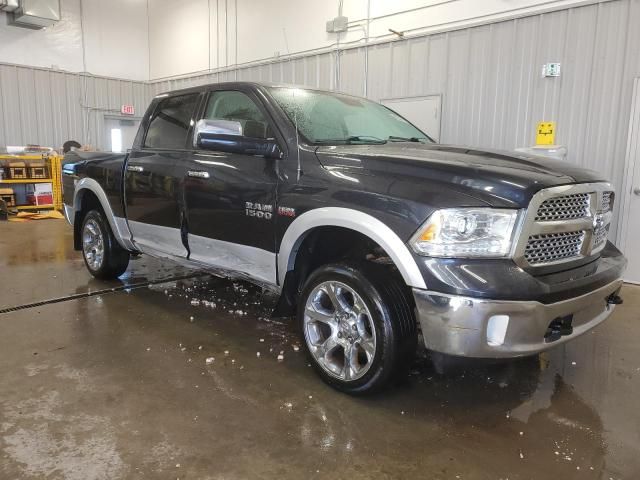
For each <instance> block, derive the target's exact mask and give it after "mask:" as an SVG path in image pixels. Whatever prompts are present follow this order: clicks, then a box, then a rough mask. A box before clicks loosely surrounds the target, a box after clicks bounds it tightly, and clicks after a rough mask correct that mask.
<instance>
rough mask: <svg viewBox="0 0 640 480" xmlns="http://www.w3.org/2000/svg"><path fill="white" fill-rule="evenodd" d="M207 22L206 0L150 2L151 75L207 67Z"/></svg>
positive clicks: (177, 72) (157, 75) (158, 0)
mask: <svg viewBox="0 0 640 480" xmlns="http://www.w3.org/2000/svg"><path fill="white" fill-rule="evenodd" d="M213 3H214V4H215V1H214V2H213ZM209 25H210V17H209V2H208V0H184V1H182V2H176V1H175V0H153V1H151V2H149V49H150V50H149V54H150V55H149V62H150V71H151V78H162V77H168V76H172V75H181V74H184V73H192V72H199V71H202V70H208V69H209V68H210V65H209V56H210V51H209V48H210V37H209V35H210V31H209Z"/></svg>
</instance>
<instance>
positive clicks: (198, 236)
mask: <svg viewBox="0 0 640 480" xmlns="http://www.w3.org/2000/svg"><path fill="white" fill-rule="evenodd" d="M202 118H206V119H220V120H234V121H238V122H240V123H241V125H242V134H243V135H244V136H247V137H254V138H271V137H273V132H274V130H273V128H272V122H271V121H270V120H269V117H268V114H267V113H266V111H265V109H264V107H263V106H262V104H261V103H260V101H259V100H258V99H257V98H255V97H254V96H253V94H252V93H251V92H250V91H246V92H243V91H238V90H217V91H216V90H214V91H211V92H210V93H209V95H208V99H207V101H206V106H205V108H204V113H203V115H202ZM277 162H278V160H274V159H265V158H264V157H259V156H253V155H245V154H237V153H225V152H218V151H211V150H197V149H195V150H194V151H193V154H192V156H191V157H190V158H188V159H187V160H186V161H184V162H183V175H184V198H183V202H184V205H185V208H186V211H187V224H188V232H189V235H188V244H189V251H190V256H189V258H190V259H192V260H195V261H198V262H201V263H204V264H207V265H211V266H214V267H219V268H224V269H229V270H234V271H238V272H242V273H244V274H246V275H248V276H250V277H252V278H254V279H257V280H259V281H263V282H266V283H271V284H275V283H276V253H275V239H274V236H275V227H274V225H275V202H276V186H277Z"/></svg>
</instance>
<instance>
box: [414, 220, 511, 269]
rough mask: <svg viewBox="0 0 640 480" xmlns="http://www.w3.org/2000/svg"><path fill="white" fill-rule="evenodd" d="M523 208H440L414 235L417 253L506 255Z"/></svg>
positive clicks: (466, 255) (469, 255) (442, 255)
mask: <svg viewBox="0 0 640 480" xmlns="http://www.w3.org/2000/svg"><path fill="white" fill-rule="evenodd" d="M518 213H519V210H507V209H497V208H449V209H445V210H437V211H435V212H433V214H432V215H431V216H430V217H429V219H428V220H427V221H426V222H425V224H424V225H422V227H420V229H419V230H418V231H417V232H416V234H415V235H414V236H413V237H412V238H411V241H410V243H411V246H412V247H413V249H414V250H415V252H416V253H418V254H420V255H426V256H430V257H463V258H464V257H494V258H496V257H506V256H507V255H508V254H509V252H510V251H511V242H512V238H513V231H514V227H515V225H516V221H517V219H518Z"/></svg>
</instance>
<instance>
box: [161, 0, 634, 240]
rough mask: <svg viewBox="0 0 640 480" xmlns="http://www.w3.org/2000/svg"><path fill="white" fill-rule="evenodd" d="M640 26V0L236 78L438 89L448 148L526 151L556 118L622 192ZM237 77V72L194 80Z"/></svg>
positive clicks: (562, 140) (562, 137)
mask: <svg viewBox="0 0 640 480" xmlns="http://www.w3.org/2000/svg"><path fill="white" fill-rule="evenodd" d="M637 25H640V0H616V1H610V2H603V3H599V4H594V5H588V6H582V7H577V8H572V9H567V10H561V11H556V12H551V13H545V14H540V15H532V16H528V17H523V18H517V19H513V20H509V21H503V22H497V23H493V24H490V25H483V26H477V27H472V28H464V29H460V30H455V31H450V32H446V33H439V34H435V35H430V36H425V37H418V38H407V39H402V40H396V41H393V42H388V43H382V44H374V45H370V46H369V47H364V46H362V47H358V48H351V49H346V50H343V51H341V52H340V53H339V54H336V53H335V52H329V53H323V54H316V55H310V56H307V57H302V58H296V59H293V60H282V61H274V62H270V63H266V64H262V65H254V66H251V67H243V68H240V69H238V70H237V78H238V79H241V80H257V81H268V82H283V83H297V84H302V85H308V86H313V87H319V88H326V89H338V90H341V91H344V92H347V93H352V94H355V95H364V94H365V92H366V95H367V96H368V97H369V98H372V99H374V100H380V99H384V98H396V97H407V96H423V95H433V94H441V95H442V97H443V106H442V107H443V111H442V142H443V143H456V144H467V145H474V146H479V147H488V148H498V149H514V148H517V147H524V146H531V145H533V144H534V141H535V126H536V124H537V123H538V122H540V121H556V122H557V134H556V142H557V143H559V144H562V145H566V146H567V147H568V152H569V154H568V161H570V162H572V163H576V164H578V165H581V166H584V167H587V168H591V169H594V170H598V171H600V172H602V173H603V174H604V175H605V176H606V177H607V178H610V179H611V180H612V181H613V183H614V184H615V186H616V188H617V190H618V191H620V189H621V187H622V175H623V168H624V155H625V151H624V146H625V142H626V138H627V129H628V118H629V108H630V99H631V93H632V86H633V79H634V78H635V77H638V76H640V50H639V47H638V45H640V29H639V28H637ZM367 56H368V58H367ZM548 62H560V63H561V64H562V76H561V77H559V78H543V77H542V75H541V67H542V65H543V64H545V63H548ZM367 66H368V67H367ZM366 71H368V75H366V78H365V72H366ZM234 78H236V72H234V71H232V70H231V71H225V72H220V73H219V74H218V77H217V78H216V77H215V76H214V75H208V76H199V77H197V79H196V80H197V83H207V82H215V81H224V80H226V79H229V80H233V79H234ZM184 82H185V80H184V79H181V80H170V81H165V82H162V87H163V90H171V89H173V88H176V87H177V86H179V85H180V84H181V83H184ZM152 85H153V86H152V88H156V87H155V84H152ZM617 212H618V214H619V210H618V211H617ZM617 222H618V219H616V221H615V223H614V225H613V229H612V238H613V237H614V236H615V234H616V230H617Z"/></svg>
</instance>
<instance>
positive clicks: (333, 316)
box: [303, 281, 376, 381]
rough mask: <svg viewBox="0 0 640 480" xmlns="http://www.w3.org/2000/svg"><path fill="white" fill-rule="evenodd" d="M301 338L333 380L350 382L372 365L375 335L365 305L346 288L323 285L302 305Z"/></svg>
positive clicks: (328, 283) (353, 291)
mask: <svg viewBox="0 0 640 480" xmlns="http://www.w3.org/2000/svg"><path fill="white" fill-rule="evenodd" d="M303 325H304V337H305V340H306V342H307V346H308V347H309V351H310V352H311V355H312V356H313V358H314V359H315V360H316V362H318V364H319V365H320V366H321V367H322V368H323V369H324V370H325V371H326V372H327V373H329V374H330V375H332V376H333V377H336V378H339V379H340V380H345V381H353V380H357V379H359V378H361V377H362V376H363V375H364V374H365V373H367V371H368V370H369V368H371V364H372V363H373V359H374V357H375V353H376V332H375V328H374V326H373V319H372V317H371V313H370V312H369V309H368V308H367V306H366V304H365V303H364V301H363V300H362V298H361V297H360V295H358V294H357V293H356V292H355V290H353V289H352V288H351V287H349V286H348V285H345V284H344V283H341V282H334V281H329V282H323V283H321V284H319V285H318V286H316V287H315V288H314V289H313V290H312V291H311V293H310V294H309V296H308V297H307V301H306V304H305V310H304V323H303Z"/></svg>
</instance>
